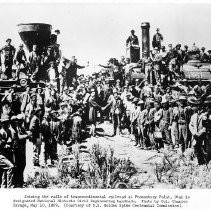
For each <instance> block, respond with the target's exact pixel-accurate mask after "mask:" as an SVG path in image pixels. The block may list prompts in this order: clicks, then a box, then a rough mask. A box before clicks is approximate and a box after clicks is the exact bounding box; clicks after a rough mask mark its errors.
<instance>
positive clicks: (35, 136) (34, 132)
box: [29, 108, 42, 166]
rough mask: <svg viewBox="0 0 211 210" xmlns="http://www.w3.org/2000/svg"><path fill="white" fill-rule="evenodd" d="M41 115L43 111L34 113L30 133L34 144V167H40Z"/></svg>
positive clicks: (38, 109) (39, 110) (37, 110)
mask: <svg viewBox="0 0 211 210" xmlns="http://www.w3.org/2000/svg"><path fill="white" fill-rule="evenodd" d="M41 114H42V109H40V108H37V109H36V110H34V111H33V116H32V118H31V121H30V125H29V131H30V132H31V140H32V143H33V163H34V166H40V152H41V145H42V141H41Z"/></svg>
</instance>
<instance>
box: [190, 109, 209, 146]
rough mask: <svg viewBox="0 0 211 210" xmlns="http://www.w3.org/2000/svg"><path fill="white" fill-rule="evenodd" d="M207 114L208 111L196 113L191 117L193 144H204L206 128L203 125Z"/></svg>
mask: <svg viewBox="0 0 211 210" xmlns="http://www.w3.org/2000/svg"><path fill="white" fill-rule="evenodd" d="M205 116H206V113H201V114H198V113H194V114H193V115H192V117H191V119H190V123H189V129H190V132H191V134H192V141H193V145H195V144H196V143H200V144H203V136H204V134H205V131H206V129H205V128H204V126H203V118H204V117H205Z"/></svg>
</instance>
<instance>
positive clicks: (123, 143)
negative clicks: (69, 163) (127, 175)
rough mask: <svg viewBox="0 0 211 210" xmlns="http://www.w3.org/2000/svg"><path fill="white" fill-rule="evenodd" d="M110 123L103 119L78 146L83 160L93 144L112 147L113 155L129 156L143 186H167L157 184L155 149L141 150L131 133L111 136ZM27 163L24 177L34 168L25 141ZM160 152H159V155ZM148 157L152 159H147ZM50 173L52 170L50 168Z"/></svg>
mask: <svg viewBox="0 0 211 210" xmlns="http://www.w3.org/2000/svg"><path fill="white" fill-rule="evenodd" d="M111 134H112V125H111V124H110V123H109V122H108V121H105V122H104V123H100V124H98V125H97V135H96V136H95V137H91V138H87V139H85V140H84V141H83V142H82V143H81V144H80V147H81V148H82V149H80V155H81V157H82V158H83V160H84V161H86V160H87V158H88V151H89V150H90V149H91V148H92V146H93V145H94V144H99V145H100V146H101V147H102V148H105V149H106V148H109V147H111V148H113V149H114V155H115V156H116V157H118V158H129V159H130V161H131V162H132V163H133V164H134V165H135V167H136V168H137V170H138V173H137V175H136V178H137V179H139V180H140V181H141V182H142V183H143V186H142V187H145V188H169V186H164V185H163V184H158V183H157V181H156V176H155V173H154V166H153V164H152V162H153V161H159V157H156V158H152V157H155V156H157V155H158V153H157V152H156V151H155V150H142V149H140V148H139V147H136V146H134V144H135V142H134V140H133V136H131V135H127V134H125V135H116V136H113V137H111ZM26 148H27V150H26V153H27V154H26V155H27V164H26V169H25V179H27V176H33V173H34V171H35V170H36V169H35V168H34V167H33V161H32V154H33V147H32V143H31V142H27V146H26ZM75 148H78V147H77V145H76V146H73V150H74V149H75ZM43 151H44V146H42V152H41V153H42V155H41V162H44V155H43ZM161 155H162V154H159V156H161ZM149 159H152V160H150V161H149ZM52 173H54V170H53V169H52Z"/></svg>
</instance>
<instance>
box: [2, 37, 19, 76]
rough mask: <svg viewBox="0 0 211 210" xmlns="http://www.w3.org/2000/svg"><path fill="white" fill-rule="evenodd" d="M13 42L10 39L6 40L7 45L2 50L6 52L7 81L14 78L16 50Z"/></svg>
mask: <svg viewBox="0 0 211 210" xmlns="http://www.w3.org/2000/svg"><path fill="white" fill-rule="evenodd" d="M11 42H12V40H11V39H10V38H9V39H7V40H6V43H7V44H6V45H5V46H4V47H3V48H2V49H1V50H0V52H2V51H4V65H5V75H6V76H7V79H11V78H12V65H13V59H14V55H15V48H14V47H13V46H12V45H11Z"/></svg>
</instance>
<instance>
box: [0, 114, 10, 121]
mask: <svg viewBox="0 0 211 210" xmlns="http://www.w3.org/2000/svg"><path fill="white" fill-rule="evenodd" d="M9 120H10V118H9V116H8V115H3V116H2V117H1V122H2V123H4V122H8V121H9Z"/></svg>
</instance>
